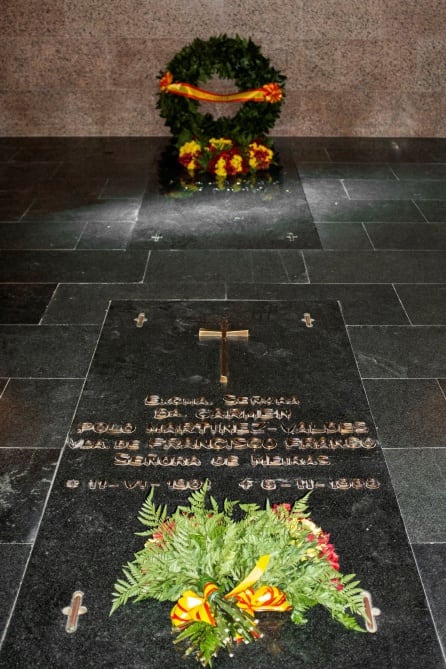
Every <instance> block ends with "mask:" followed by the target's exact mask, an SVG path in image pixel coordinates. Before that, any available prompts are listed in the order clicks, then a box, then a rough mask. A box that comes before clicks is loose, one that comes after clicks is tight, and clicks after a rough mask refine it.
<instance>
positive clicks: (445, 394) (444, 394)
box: [436, 379, 446, 400]
mask: <svg viewBox="0 0 446 669" xmlns="http://www.w3.org/2000/svg"><path fill="white" fill-rule="evenodd" d="M436 382H437V384H438V387H439V388H440V391H441V394H442V395H443V397H444V399H445V400H446V389H443V386H442V385H441V383H440V379H436Z"/></svg>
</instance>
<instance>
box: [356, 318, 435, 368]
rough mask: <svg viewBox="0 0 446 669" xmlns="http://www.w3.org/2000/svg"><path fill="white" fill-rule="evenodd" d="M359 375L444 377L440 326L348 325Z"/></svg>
mask: <svg viewBox="0 0 446 669" xmlns="http://www.w3.org/2000/svg"><path fill="white" fill-rule="evenodd" d="M349 332H350V340H351V344H352V347H353V351H354V353H355V356H356V360H357V361H358V365H359V371H360V373H361V376H362V377H363V378H372V379H373V378H377V379H410V378H418V379H435V378H446V348H445V346H444V341H445V336H446V327H444V326H440V325H437V326H432V327H428V326H421V327H410V326H408V327H401V326H384V327H383V326H376V327H375V326H372V327H365V326H362V327H350V330H349Z"/></svg>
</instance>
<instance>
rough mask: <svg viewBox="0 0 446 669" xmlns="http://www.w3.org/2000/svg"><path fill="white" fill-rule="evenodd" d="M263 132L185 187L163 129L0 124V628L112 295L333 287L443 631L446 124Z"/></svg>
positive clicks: (291, 292) (445, 635)
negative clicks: (358, 133)
mask: <svg viewBox="0 0 446 669" xmlns="http://www.w3.org/2000/svg"><path fill="white" fill-rule="evenodd" d="M276 147H277V148H278V150H279V154H280V165H281V168H280V169H277V170H275V171H274V172H273V173H272V174H271V175H270V177H269V178H265V179H262V180H260V181H259V182H258V183H257V184H249V183H247V184H241V185H239V186H236V187H235V188H234V189H233V190H232V191H230V190H218V189H216V188H215V187H213V186H212V185H209V184H207V183H201V184H199V185H198V190H197V189H195V190H194V189H193V188H192V187H191V185H190V184H185V183H182V182H181V179H180V176H179V174H178V173H177V171H176V170H175V168H174V167H172V164H171V163H170V162H169V155H168V151H167V140H165V139H163V138H101V139H95V138H85V139H80V138H77V139H45V138H30V139H23V138H21V139H13V138H7V139H3V140H1V139H0V350H1V352H2V355H1V357H0V460H1V467H0V521H1V522H0V569H1V570H2V573H3V578H2V579H1V582H0V593H1V595H2V597H1V599H2V603H3V605H2V606H1V607H0V624H1V626H2V630H3V632H6V629H7V627H8V624H9V620H10V616H11V612H12V610H13V607H14V603H15V600H16V596H17V593H18V590H19V588H20V584H21V582H22V578H23V574H24V572H25V570H26V566H27V561H28V559H29V556H30V554H31V551H32V548H33V543H34V541H35V538H36V536H37V534H38V531H39V525H40V522H41V518H42V515H43V514H44V513H45V507H46V503H47V499H48V496H49V494H50V493H51V486H52V481H53V477H54V474H55V472H56V470H57V467H58V463H59V459H60V455H61V451H62V448H63V445H64V441H65V438H66V435H67V432H68V430H69V428H70V425H71V421H72V419H73V415H74V412H75V410H76V406H77V403H78V400H79V397H80V395H81V393H82V389H83V384H84V382H85V378H86V376H87V374H88V370H89V365H90V363H91V360H92V356H93V354H94V352H95V349H96V346H97V342H98V338H99V336H100V333H101V327H102V324H103V322H104V318H105V316H106V313H107V309H108V306H109V302H110V300H146V299H147V300H182V299H189V300H228V299H231V300H262V301H267V300H288V301H290V300H291V301H293V300H339V301H340V304H341V307H342V312H343V316H344V320H345V324H346V327H347V331H348V335H349V338H350V343H351V346H352V349H353V352H354V355H355V358H356V361H357V365H358V369H359V372H360V375H361V378H362V381H363V385H364V388H365V391H366V394H367V397H368V401H369V403H370V407H371V411H372V414H373V416H374V419H375V423H376V426H377V430H378V434H379V437H380V441H381V444H382V447H383V450H384V455H385V458H386V462H387V465H388V468H389V471H390V475H391V478H392V482H393V485H394V489H395V493H396V496H397V499H398V502H399V505H400V509H401V513H402V516H403V520H404V522H405V526H406V530H407V535H408V538H409V541H410V543H411V546H412V548H413V552H414V555H415V558H416V562H417V565H418V568H419V571H420V575H421V578H422V581H423V585H424V588H425V591H426V595H427V598H428V602H429V605H430V608H431V612H432V616H433V619H434V622H435V625H436V629H437V632H438V636H439V638H440V641H441V642H442V644H443V648H444V647H446V605H445V599H444V585H445V576H446V567H445V564H446V485H445V483H446V448H445V447H446V436H445V435H446V140H423V139H408V140H405V139H401V138H398V139H394V140H392V139H353V138H351V139H349V138H336V139H323V138H320V139H316V138H312V139H299V138H278V139H277V142H276ZM195 188H196V187H195ZM234 191H237V192H234ZM3 632H2V633H3Z"/></svg>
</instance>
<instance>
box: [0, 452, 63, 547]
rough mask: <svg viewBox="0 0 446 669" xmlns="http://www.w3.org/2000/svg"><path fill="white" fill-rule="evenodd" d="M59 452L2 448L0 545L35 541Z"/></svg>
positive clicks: (0, 464)
mask: <svg viewBox="0 0 446 669" xmlns="http://www.w3.org/2000/svg"><path fill="white" fill-rule="evenodd" d="M59 455H60V451H59V450H58V449H32V450H31V449H17V448H0V471H1V474H0V482H1V483H0V543H8V542H11V543H31V542H32V541H34V539H35V537H36V534H37V531H38V527H39V522H40V518H41V515H42V510H43V506H44V504H45V499H46V495H47V493H48V488H49V487H50V485H51V482H52V479H53V475H54V471H55V467H56V464H57V460H58V457H59Z"/></svg>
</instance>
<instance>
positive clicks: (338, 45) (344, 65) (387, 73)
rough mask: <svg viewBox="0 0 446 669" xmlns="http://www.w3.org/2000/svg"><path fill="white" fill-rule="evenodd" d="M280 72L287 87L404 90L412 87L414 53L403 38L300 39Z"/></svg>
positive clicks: (413, 83) (323, 89) (415, 64)
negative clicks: (286, 81) (285, 80)
mask: <svg viewBox="0 0 446 669" xmlns="http://www.w3.org/2000/svg"><path fill="white" fill-rule="evenodd" d="M284 71H286V74H287V77H288V86H290V88H297V89H302V88H304V89H307V90H322V91H340V90H344V89H355V88H362V89H365V90H373V89H380V90H402V91H407V90H411V89H413V88H414V87H415V79H416V72H417V54H416V52H414V51H413V49H412V48H411V47H410V45H408V44H407V42H406V40H405V39H395V40H389V39H385V40H381V39H379V40H378V39H373V40H356V39H354V40H346V39H342V40H335V39H326V40H324V39H316V40H300V41H299V42H296V48H295V50H294V51H293V52H292V53H288V56H287V62H286V66H285V68H284Z"/></svg>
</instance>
